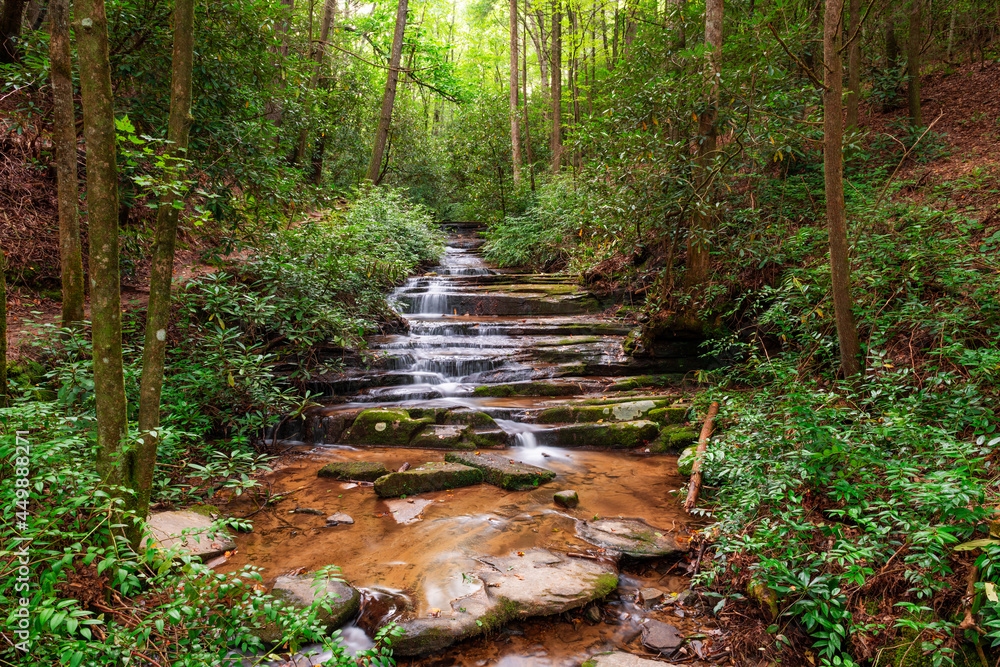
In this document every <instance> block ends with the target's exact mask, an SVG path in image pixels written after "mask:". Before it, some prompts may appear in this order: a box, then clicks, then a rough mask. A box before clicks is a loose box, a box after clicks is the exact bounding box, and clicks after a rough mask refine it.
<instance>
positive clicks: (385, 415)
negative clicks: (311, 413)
mask: <svg viewBox="0 0 1000 667" xmlns="http://www.w3.org/2000/svg"><path fill="white" fill-rule="evenodd" d="M433 423H434V419H433V418H431V417H423V418H421V419H414V418H412V417H411V416H410V415H409V413H407V411H406V410H401V409H390V408H374V409H371V410H365V411H364V412H362V413H361V414H359V415H358V416H357V418H356V419H355V420H354V424H352V425H351V428H349V429H348V430H347V431H346V432H345V433H344V435H343V437H342V438H341V440H342V441H343V442H346V443H350V444H353V445H369V446H379V447H407V446H409V444H410V440H411V439H412V438H413V436H414V435H415V434H416V433H417V432H418V431H420V430H421V429H423V428H424V427H425V426H427V425H428V424H433Z"/></svg>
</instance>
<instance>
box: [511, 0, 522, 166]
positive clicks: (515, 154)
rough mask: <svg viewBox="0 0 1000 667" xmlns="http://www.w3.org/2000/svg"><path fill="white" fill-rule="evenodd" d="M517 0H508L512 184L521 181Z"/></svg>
mask: <svg viewBox="0 0 1000 667" xmlns="http://www.w3.org/2000/svg"><path fill="white" fill-rule="evenodd" d="M517 48H518V43H517V0H510V147H511V164H512V165H513V169H514V184H515V185H517V183H519V182H520V181H521V124H520V123H519V122H518V118H517V117H518V105H517V74H518V72H517V57H518V52H517Z"/></svg>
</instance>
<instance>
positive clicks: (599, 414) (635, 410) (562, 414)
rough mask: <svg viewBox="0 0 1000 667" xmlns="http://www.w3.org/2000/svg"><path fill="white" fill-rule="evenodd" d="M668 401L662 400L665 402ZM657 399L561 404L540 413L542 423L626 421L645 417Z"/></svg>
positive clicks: (655, 405) (661, 402)
mask: <svg viewBox="0 0 1000 667" xmlns="http://www.w3.org/2000/svg"><path fill="white" fill-rule="evenodd" d="M665 402H666V401H660V402H659V404H661V405H662V404H663V403H665ZM657 404H658V403H657V401H649V400H646V401H625V402H620V403H609V404H607V405H559V406H556V407H553V408H546V409H545V410H542V411H541V412H540V413H538V423H540V424H581V423H593V422H600V421H615V422H626V421H635V420H636V419H640V418H644V417H645V415H647V414H649V413H651V412H652V411H654V410H655V409H656V407H657Z"/></svg>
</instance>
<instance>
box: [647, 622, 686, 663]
mask: <svg viewBox="0 0 1000 667" xmlns="http://www.w3.org/2000/svg"><path fill="white" fill-rule="evenodd" d="M683 643H684V636H683V635H681V633H680V632H679V631H678V630H677V628H675V627H674V626H672V625H669V624H668V623H661V622H660V621H652V620H651V621H649V622H647V623H646V625H645V627H643V629H642V644H643V646H645V647H646V648H651V649H653V650H654V651H659V652H660V653H666V654H668V655H669V654H672V653H673V652H674V650H676V649H677V648H678V647H679V646H680V645H681V644H683Z"/></svg>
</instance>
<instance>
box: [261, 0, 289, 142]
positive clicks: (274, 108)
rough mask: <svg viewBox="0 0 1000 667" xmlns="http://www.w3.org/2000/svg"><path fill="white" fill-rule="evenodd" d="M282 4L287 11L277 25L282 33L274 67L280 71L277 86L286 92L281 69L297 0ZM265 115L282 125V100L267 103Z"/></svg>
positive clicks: (279, 32)
mask: <svg viewBox="0 0 1000 667" xmlns="http://www.w3.org/2000/svg"><path fill="white" fill-rule="evenodd" d="M281 6H282V8H283V11H284V13H285V18H284V20H282V21H281V22H280V23H278V24H277V26H276V27H275V31H276V32H277V33H278V34H279V35H281V47H280V48H279V49H278V56H279V57H278V58H276V59H275V62H274V69H275V71H276V72H278V74H277V76H276V77H275V84H276V88H277V89H278V90H279V91H282V92H284V90H285V88H286V84H285V77H283V76H281V73H280V71H281V69H282V68H283V67H284V66H285V60H286V59H287V58H288V31H289V29H290V28H291V24H292V13H293V12H294V11H295V0H281ZM264 115H265V117H266V118H267V120H268V121H270V122H271V124H272V125H274V126H275V127H281V120H282V116H283V115H284V108H283V107H282V104H281V101H279V100H276V99H272V100H270V101H269V102H268V103H267V107H266V108H265V111H264Z"/></svg>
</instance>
